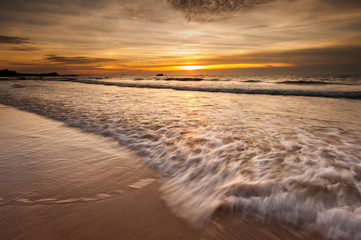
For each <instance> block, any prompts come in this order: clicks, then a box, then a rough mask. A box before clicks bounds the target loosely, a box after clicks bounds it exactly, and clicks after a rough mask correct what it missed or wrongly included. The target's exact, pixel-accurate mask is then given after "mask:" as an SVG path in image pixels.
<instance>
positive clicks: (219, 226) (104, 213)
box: [0, 104, 313, 240]
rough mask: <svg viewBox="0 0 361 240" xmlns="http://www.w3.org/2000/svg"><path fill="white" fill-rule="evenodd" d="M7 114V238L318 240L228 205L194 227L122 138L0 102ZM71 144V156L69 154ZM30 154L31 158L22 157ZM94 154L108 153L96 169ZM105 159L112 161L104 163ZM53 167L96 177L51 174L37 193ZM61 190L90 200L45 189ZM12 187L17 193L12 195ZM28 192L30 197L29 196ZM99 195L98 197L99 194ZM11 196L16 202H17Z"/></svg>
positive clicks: (1, 234)
mask: <svg viewBox="0 0 361 240" xmlns="http://www.w3.org/2000/svg"><path fill="white" fill-rule="evenodd" d="M0 112H1V114H0V138H1V139H2V141H1V142H0V149H1V150H2V151H0V152H1V153H0V154H1V155H2V156H1V159H3V160H2V161H10V162H11V163H6V164H8V165H6V164H5V163H3V164H2V165H0V167H1V168H0V171H4V172H3V173H5V172H7V171H13V172H11V173H12V174H9V175H8V176H9V178H8V179H6V176H7V175H6V174H2V176H1V180H2V181H0V182H2V183H1V186H0V187H1V190H2V191H0V194H1V195H0V225H1V226H2V228H1V229H0V238H1V239H191V240H192V239H313V238H312V237H310V236H308V235H307V234H306V233H304V232H303V231H300V230H296V229H293V228H290V227H287V228H285V227H282V226H280V225H277V224H262V223H259V222H257V221H246V220H244V219H241V218H238V217H236V216H232V215H231V214H230V213H227V211H218V212H217V213H216V214H215V216H214V218H213V220H212V221H211V222H210V224H209V225H208V226H207V227H205V228H203V229H194V228H192V227H191V226H190V225H189V224H188V223H187V222H186V221H185V220H183V219H180V218H178V217H177V216H175V215H174V214H173V213H172V212H171V210H170V209H169V208H168V207H167V206H166V204H165V202H164V201H163V200H162V198H161V193H160V191H159V186H160V182H159V180H158V177H157V175H156V173H154V172H153V171H152V170H150V169H147V168H146V167H144V166H143V167H141V163H140V162H139V157H138V156H136V155H135V154H133V153H131V152H129V151H128V150H126V149H124V148H123V147H121V146H119V145H118V143H116V142H114V141H111V140H109V139H106V138H105V137H101V136H98V135H95V134H91V133H85V132H82V131H80V130H79V129H75V128H71V127H67V126H65V125H64V124H63V123H61V122H57V121H55V120H51V119H48V118H45V117H42V116H39V115H36V114H35V113H29V112H25V111H22V110H17V109H15V108H13V107H10V106H6V105H1V104H0ZM52 146H53V147H52ZM64 149H65V150H66V151H69V152H68V153H66V154H70V155H66V156H64V154H65V153H64V151H62V150H64ZM24 156H26V158H22V157H24ZM74 156H76V157H74ZM92 156H97V157H98V158H100V157H101V158H102V159H101V161H100V162H99V163H97V164H96V165H95V167H94V168H91V169H90V168H88V165H89V161H90V160H91V161H93V160H92V159H90V160H89V157H90V158H91V157H92ZM114 158H115V159H116V161H113V160H114ZM30 160H31V161H36V163H38V164H39V165H37V167H36V169H35V168H34V165H31V167H32V168H29V169H27V171H26V172H22V171H20V169H21V167H22V165H16V164H20V163H24V161H30ZM119 160H121V164H120V163H119ZM58 161H60V163H61V164H63V163H64V161H65V163H66V166H65V167H66V168H65V170H66V171H65V170H64V166H63V165H61V166H63V167H62V168H60V167H59V168H55V169H53V168H50V169H48V170H46V171H45V170H44V169H43V168H45V169H46V167H47V164H54V163H57V162H58ZM83 162H86V163H87V164H85V165H84V164H83ZM104 162H105V163H107V162H108V163H109V165H106V166H99V164H103V163H104ZM45 163H46V164H45ZM69 164H70V165H72V164H75V165H72V166H68V165H69ZM76 164H78V165H76ZM114 164H119V165H117V166H114ZM9 166H10V167H11V168H9ZM59 166H60V165H59ZM39 167H40V168H39ZM99 167H102V168H100V169H103V170H104V174H107V172H108V171H109V170H110V169H114V167H116V171H115V173H119V172H120V173H121V174H120V177H119V179H117V181H115V182H114V183H112V184H113V185H114V184H116V186H111V188H110V189H107V188H108V187H109V186H108V185H110V183H109V184H107V182H102V181H97V179H101V177H102V175H100V173H99V172H98V170H99ZM22 170H23V169H22ZM35 170H36V171H35ZM74 170H75V171H74ZM42 171H43V172H42ZM47 171H51V174H52V175H51V176H53V175H54V174H59V177H62V176H63V175H64V174H66V175H67V176H69V177H73V176H78V175H79V174H84V176H83V175H81V177H82V178H79V179H83V178H85V177H86V176H88V175H91V174H93V176H92V178H89V179H86V180H84V183H82V184H83V185H82V184H79V186H78V181H79V179H77V181H74V182H72V181H70V180H69V182H66V181H68V180H67V177H65V178H64V181H65V183H66V184H65V183H64V182H61V181H60V183H57V182H54V183H48V182H46V181H49V180H52V179H51V178H46V179H45V180H44V181H45V182H44V184H49V185H44V186H46V189H43V188H42V187H40V188H39V189H38V188H35V189H36V191H34V192H40V194H39V193H37V194H38V195H36V194H34V193H32V194H29V191H30V193H31V189H30V187H33V185H32V184H33V183H34V182H35V183H39V184H40V183H41V181H39V179H40V176H42V175H46V174H47ZM63 171H65V172H63ZM99 171H100V170H99ZM13 173H16V174H18V177H19V178H24V180H23V181H19V182H16V181H17V179H15V181H14V179H12V178H10V176H12V177H17V176H14V174H13ZM98 174H99V175H98ZM21 175H26V176H25V177H24V176H21ZM27 175H29V176H27ZM4 176H5V177H4ZM26 177H28V178H26ZM108 179H109V178H108ZM25 180H27V181H25ZM29 180H32V181H29ZM55 180H56V179H55ZM97 182H98V183H99V186H97ZM28 184H29V188H28ZM35 187H38V186H37V185H35ZM48 188H49V189H48ZM54 189H58V190H63V192H59V191H57V192H56V194H58V196H56V195H55V194H54V197H53V198H54V199H56V200H59V201H61V200H69V199H73V200H74V199H75V200H76V199H77V198H76V197H78V196H76V195H77V194H83V195H84V196H86V197H88V201H87V199H86V198H84V197H83V198H79V197H78V199H82V200H83V201H63V202H56V201H55V200H51V199H52V198H49V196H48V195H46V194H45V192H46V191H48V193H49V194H50V193H53V190H54ZM84 189H85V190H86V191H85V190H84ZM6 191H9V194H8V195H9V196H13V198H11V197H8V196H5V195H6V194H5V193H6ZM83 191H84V192H83ZM24 193H26V194H28V196H29V197H28V198H24V197H23V196H22V195H24ZM4 194H5V195H4ZM41 194H43V195H44V196H42V195H41ZM101 194H103V195H101ZM106 194H108V195H106ZM74 196H76V197H74ZM89 196H90V197H89ZM92 196H98V199H94V197H93V199H91V197H92ZM9 199H10V200H11V199H13V200H14V201H10V202H9V201H8V200H9ZM24 199H25V200H24ZM26 200H28V201H26ZM39 200H42V201H39ZM51 201H53V202H51ZM5 203H6V204H5Z"/></svg>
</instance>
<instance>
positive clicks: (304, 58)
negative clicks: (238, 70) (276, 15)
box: [199, 45, 361, 67]
mask: <svg viewBox="0 0 361 240" xmlns="http://www.w3.org/2000/svg"><path fill="white" fill-rule="evenodd" d="M243 63H247V64H248V63H252V64H257V63H289V64H294V65H296V66H309V65H315V66H317V65H333V64H355V65H359V66H360V67H361V46H360V45H339V46H326V47H319V48H303V49H295V50H287V51H259V52H255V53H248V54H240V55H229V56H219V57H217V58H203V59H201V60H200V61H199V64H200V65H202V64H203V65H207V64H208V65H212V64H243Z"/></svg>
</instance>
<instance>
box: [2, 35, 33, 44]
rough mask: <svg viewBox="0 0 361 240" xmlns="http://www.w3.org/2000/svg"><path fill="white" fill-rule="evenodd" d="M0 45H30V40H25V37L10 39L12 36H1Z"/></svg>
mask: <svg viewBox="0 0 361 240" xmlns="http://www.w3.org/2000/svg"><path fill="white" fill-rule="evenodd" d="M0 43H3V44H24V43H29V39H28V38H23V37H10V36H3V35H0Z"/></svg>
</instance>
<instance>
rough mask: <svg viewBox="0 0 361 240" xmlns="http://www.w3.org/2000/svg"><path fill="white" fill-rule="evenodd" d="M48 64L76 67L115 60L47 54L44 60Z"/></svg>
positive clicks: (113, 60)
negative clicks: (74, 65) (76, 65)
mask: <svg viewBox="0 0 361 240" xmlns="http://www.w3.org/2000/svg"><path fill="white" fill-rule="evenodd" d="M45 60H46V61H47V62H49V63H56V64H66V65H67V64H78V65H87V64H97V63H105V62H116V61H118V60H117V59H111V58H89V57H64V56H59V55H57V54H49V55H47V57H46V58H45Z"/></svg>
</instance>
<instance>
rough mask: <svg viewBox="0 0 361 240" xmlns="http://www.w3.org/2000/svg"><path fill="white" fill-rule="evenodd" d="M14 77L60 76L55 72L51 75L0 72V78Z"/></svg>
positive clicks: (5, 70)
mask: <svg viewBox="0 0 361 240" xmlns="http://www.w3.org/2000/svg"><path fill="white" fill-rule="evenodd" d="M16 76H21V77H24V76H36V77H57V76H60V75H59V74H58V73H56V72H51V73H18V72H16V71H10V70H8V69H4V70H0V77H16Z"/></svg>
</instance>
